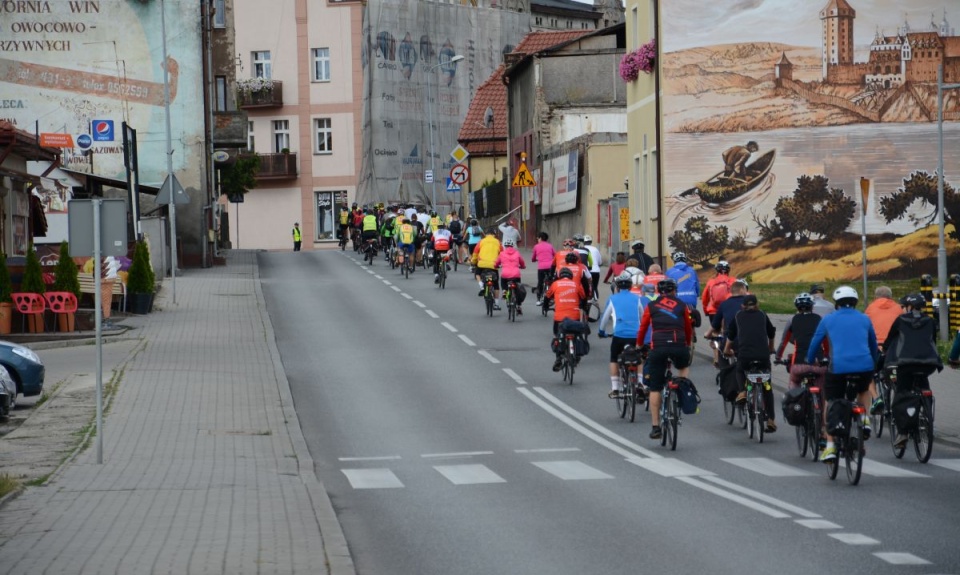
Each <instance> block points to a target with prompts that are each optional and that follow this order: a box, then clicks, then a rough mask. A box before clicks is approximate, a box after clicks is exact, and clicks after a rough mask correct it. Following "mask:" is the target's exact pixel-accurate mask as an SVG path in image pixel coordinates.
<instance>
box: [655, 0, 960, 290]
mask: <svg viewBox="0 0 960 575" xmlns="http://www.w3.org/2000/svg"><path fill="white" fill-rule="evenodd" d="M950 9H952V10H953V14H951V13H950V12H948V10H950ZM660 10H661V16H662V17H661V31H662V34H661V40H660V48H661V54H660V62H659V63H658V68H659V70H660V74H661V80H662V87H663V100H662V102H663V106H662V119H661V120H662V126H663V137H662V150H661V154H662V186H663V193H664V206H663V207H664V211H665V224H666V229H665V234H666V240H667V243H668V245H669V247H670V250H671V251H673V250H682V251H684V252H686V254H687V256H688V257H689V258H690V259H691V261H696V262H697V263H699V264H701V265H702V266H703V267H705V268H706V267H708V266H710V265H711V263H712V262H716V261H717V259H719V258H721V257H723V258H726V259H728V260H731V262H732V264H733V273H734V275H745V274H747V273H750V274H752V276H753V279H754V280H756V281H824V280H827V281H830V280H836V281H841V280H854V279H857V278H859V277H861V274H862V269H861V267H860V257H861V256H860V230H861V225H862V224H863V223H864V222H863V220H862V219H861V218H862V214H863V211H865V212H866V216H865V218H866V219H865V224H866V230H867V235H868V236H869V241H870V246H871V247H870V252H869V273H870V275H871V277H874V278H881V277H888V278H908V277H916V276H917V275H919V274H921V273H935V270H936V264H935V258H936V249H937V228H936V226H935V225H933V224H935V222H936V216H937V212H936V207H937V202H936V189H937V178H936V170H937V145H936V137H937V123H936V121H937V84H936V81H937V69H938V68H939V67H941V66H942V67H943V69H944V71H945V75H946V81H947V82H956V81H958V80H960V36H958V35H957V31H956V29H955V28H954V23H953V22H952V21H951V20H952V19H956V20H958V21H960V11H957V10H956V6H955V4H953V3H951V2H945V1H944V0H822V1H818V2H803V3H800V4H797V3H796V2H791V1H789V0H752V1H750V2H743V1H741V0H719V1H718V2H714V3H712V4H711V5H710V6H709V7H707V8H705V7H704V5H703V3H702V2H699V0H672V1H670V2H660ZM931 14H933V17H931ZM944 117H945V118H946V119H947V122H946V123H945V126H944V133H945V148H946V149H947V150H953V152H952V153H951V152H949V151H948V152H947V154H948V157H956V151H957V150H958V149H960V129H958V124H957V120H960V94H957V93H953V94H950V95H949V96H948V98H947V99H946V101H945V104H944ZM947 177H948V178H949V177H950V176H949V174H948V176H947ZM860 178H868V179H869V180H870V181H871V182H872V186H871V189H870V193H869V195H868V196H867V200H866V205H865V206H861V203H862V202H863V200H862V199H861V195H860V186H859V181H860ZM956 183H957V180H954V181H953V182H951V181H949V179H948V180H947V181H946V182H945V187H946V190H947V192H946V195H947V202H946V205H947V215H948V219H952V220H953V221H957V219H958V218H960V198H958V196H957V195H956V193H955V191H954V188H953V186H954V185H956ZM949 232H950V229H949V228H948V233H949ZM956 240H957V236H956V232H955V231H954V232H953V237H952V238H949V239H948V242H949V245H948V250H949V251H950V253H952V254H956V253H957V246H958V244H957V241H956Z"/></svg>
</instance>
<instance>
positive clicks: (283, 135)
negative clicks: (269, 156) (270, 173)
mask: <svg viewBox="0 0 960 575" xmlns="http://www.w3.org/2000/svg"><path fill="white" fill-rule="evenodd" d="M283 150H287V151H288V152H289V151H290V120H274V121H273V153H275V154H279V153H280V152H282V151H283Z"/></svg>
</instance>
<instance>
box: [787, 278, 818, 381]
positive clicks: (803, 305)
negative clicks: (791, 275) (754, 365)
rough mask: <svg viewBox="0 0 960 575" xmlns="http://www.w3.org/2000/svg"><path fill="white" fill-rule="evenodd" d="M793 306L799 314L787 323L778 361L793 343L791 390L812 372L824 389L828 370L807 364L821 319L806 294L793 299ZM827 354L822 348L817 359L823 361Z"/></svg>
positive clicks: (810, 298)
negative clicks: (808, 353)
mask: <svg viewBox="0 0 960 575" xmlns="http://www.w3.org/2000/svg"><path fill="white" fill-rule="evenodd" d="M793 305H794V307H796V308H797V313H796V314H794V315H793V317H791V318H790V319H789V320H788V321H787V326H786V327H785V328H784V330H783V337H781V338H780V345H779V346H778V347H777V356H776V358H777V361H781V360H782V359H783V351H784V350H785V349H786V347H787V344H789V343H792V344H793V357H792V359H791V362H790V366H789V370H790V385H789V387H790V389H794V388H796V387H799V386H800V378H801V377H803V376H804V375H806V374H808V373H810V372H813V373H815V374H817V379H816V385H817V387H820V388H822V387H823V381H824V374H826V373H827V369H826V368H825V367H823V366H822V365H818V364H816V363H814V364H808V363H807V350H808V349H810V341H811V340H812V339H813V334H814V333H816V331H817V326H818V325H820V319H821V318H820V316H818V315H817V314H815V313H813V298H812V297H810V294H808V293H806V292H803V293H801V294H798V295H797V297H795V298H793ZM825 352H826V349H825V348H824V346H821V348H820V349H819V350H817V357H816V359H817V360H820V359H822V358H823V355H824V353H825Z"/></svg>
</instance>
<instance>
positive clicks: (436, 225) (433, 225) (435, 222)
mask: <svg viewBox="0 0 960 575" xmlns="http://www.w3.org/2000/svg"><path fill="white" fill-rule="evenodd" d="M442 221H443V220H442V219H441V218H440V216H438V215H437V210H430V219H429V220H427V224H428V229H429V230H430V232H431V233H433V232H435V231H437V230H438V229H440V222H442Z"/></svg>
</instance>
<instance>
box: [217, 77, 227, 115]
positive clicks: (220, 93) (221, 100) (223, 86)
mask: <svg viewBox="0 0 960 575" xmlns="http://www.w3.org/2000/svg"><path fill="white" fill-rule="evenodd" d="M214 83H215V84H216V86H215V87H214V89H215V90H216V96H215V97H216V99H217V101H216V103H215V104H214V105H215V106H216V108H214V109H215V110H216V111H217V112H226V111H227V77H226V76H217V77H216V78H215V79H214Z"/></svg>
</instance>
